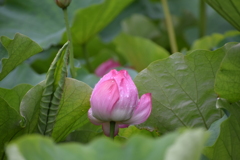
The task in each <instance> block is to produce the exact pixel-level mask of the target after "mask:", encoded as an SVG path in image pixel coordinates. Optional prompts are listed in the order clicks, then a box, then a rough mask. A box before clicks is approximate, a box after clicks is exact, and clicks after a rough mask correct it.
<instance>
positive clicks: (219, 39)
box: [191, 30, 240, 50]
mask: <svg viewBox="0 0 240 160" xmlns="http://www.w3.org/2000/svg"><path fill="white" fill-rule="evenodd" d="M239 35H240V32H238V31H235V30H234V31H228V32H226V33H224V34H219V33H213V34H212V35H208V36H204V37H202V38H200V39H198V40H196V41H195V42H194V43H193V45H192V47H191V50H195V49H207V50H215V49H216V48H217V47H218V46H222V45H221V43H223V42H225V41H226V42H225V43H227V40H228V39H230V41H228V42H238V41H236V40H234V39H232V38H234V37H239ZM225 43H223V44H225Z"/></svg>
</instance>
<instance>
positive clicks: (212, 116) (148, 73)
mask: <svg viewBox="0 0 240 160" xmlns="http://www.w3.org/2000/svg"><path fill="white" fill-rule="evenodd" d="M235 44H236V43H229V44H226V45H225V46H224V47H222V48H220V49H218V50H215V51H212V52H210V51H206V50H196V51H193V52H192V53H190V54H189V55H187V56H184V55H183V54H181V53H175V54H173V55H172V56H170V57H169V58H167V59H164V60H159V61H155V62H153V63H152V64H151V65H149V66H148V67H147V68H146V69H145V70H143V71H142V72H140V73H139V75H138V76H137V77H136V78H135V80H134V81H135V83H136V85H137V87H138V90H139V92H140V94H144V93H149V92H150V93H152V100H153V111H152V113H151V115H150V117H149V119H148V120H147V121H146V122H145V123H144V124H142V125H140V127H150V128H155V129H158V130H159V131H160V132H166V131H169V130H174V129H176V128H178V127H181V126H190V127H196V126H203V127H205V128H209V127H210V125H211V124H212V123H213V122H214V121H216V120H217V119H219V118H220V117H221V114H220V111H218V110H217V109H216V108H215V103H216V99H217V94H215V93H214V81H215V76H216V72H217V70H218V69H219V67H220V65H221V62H222V60H223V58H224V56H225V54H226V52H227V50H228V49H229V48H231V47H232V46H234V45H235Z"/></svg>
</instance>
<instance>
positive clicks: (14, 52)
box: [0, 33, 42, 80]
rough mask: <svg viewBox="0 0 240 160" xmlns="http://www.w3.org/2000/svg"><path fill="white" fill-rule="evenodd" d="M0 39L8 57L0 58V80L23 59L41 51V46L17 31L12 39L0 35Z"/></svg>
mask: <svg viewBox="0 0 240 160" xmlns="http://www.w3.org/2000/svg"><path fill="white" fill-rule="evenodd" d="M0 41H1V43H2V45H3V46H4V47H5V48H6V49H7V51H8V58H3V59H2V71H1V73H0V80H2V79H3V78H4V77H6V75H7V74H8V73H9V72H11V71H12V70H13V69H14V68H15V67H16V66H18V65H19V64H21V63H22V62H23V61H25V60H26V59H28V58H29V57H31V56H33V55H35V54H37V53H39V52H41V51H42V48H41V47H40V46H39V45H38V44H37V43H36V42H34V41H32V40H31V39H30V38H28V37H26V36H24V35H22V34H19V33H18V34H16V35H15V37H14V39H13V40H11V39H9V38H7V37H5V36H1V37H0ZM0 58H1V57H0Z"/></svg>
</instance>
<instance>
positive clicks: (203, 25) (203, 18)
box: [199, 0, 206, 38]
mask: <svg viewBox="0 0 240 160" xmlns="http://www.w3.org/2000/svg"><path fill="white" fill-rule="evenodd" d="M199 14H200V23H199V37H200V38H201V37H203V36H204V35H205V33H206V3H205V2H204V0H200V9H199Z"/></svg>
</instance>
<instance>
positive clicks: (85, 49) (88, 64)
mask: <svg viewBox="0 0 240 160" xmlns="http://www.w3.org/2000/svg"><path fill="white" fill-rule="evenodd" d="M82 51H83V55H84V58H85V60H86V64H87V67H88V70H89V71H90V72H93V68H92V66H91V63H90V61H89V57H88V52H87V48H86V44H82Z"/></svg>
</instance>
